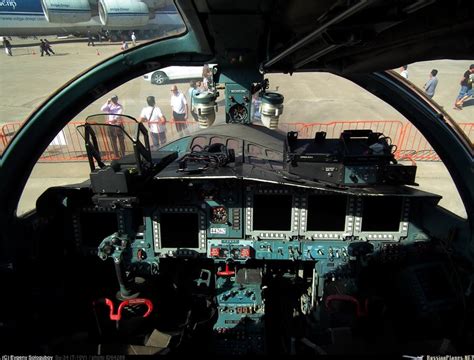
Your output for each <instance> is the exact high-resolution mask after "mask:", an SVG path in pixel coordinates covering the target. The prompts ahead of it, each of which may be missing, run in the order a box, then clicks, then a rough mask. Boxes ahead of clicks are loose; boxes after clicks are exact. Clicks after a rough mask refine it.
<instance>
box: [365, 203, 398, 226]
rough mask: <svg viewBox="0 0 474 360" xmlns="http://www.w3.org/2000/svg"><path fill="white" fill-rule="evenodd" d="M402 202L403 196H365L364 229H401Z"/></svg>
mask: <svg viewBox="0 0 474 360" xmlns="http://www.w3.org/2000/svg"><path fill="white" fill-rule="evenodd" d="M402 203H403V199H402V198H401V197H393V196H383V197H365V198H364V203H363V207H362V208H363V210H362V231H374V232H379V231H392V232H394V231H399V228H400V217H401V213H402Z"/></svg>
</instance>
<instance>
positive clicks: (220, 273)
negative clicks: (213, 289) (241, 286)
mask: <svg viewBox="0 0 474 360" xmlns="http://www.w3.org/2000/svg"><path fill="white" fill-rule="evenodd" d="M234 274H235V271H233V270H230V269H229V264H227V263H226V264H225V270H224V271H218V272H217V275H219V276H232V275H234Z"/></svg>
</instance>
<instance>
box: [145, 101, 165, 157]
mask: <svg viewBox="0 0 474 360" xmlns="http://www.w3.org/2000/svg"><path fill="white" fill-rule="evenodd" d="M146 102H147V104H148V106H145V107H144V108H143V109H142V112H141V114H140V122H148V127H149V128H150V135H151V143H152V150H157V149H158V148H159V147H160V146H163V145H164V144H165V143H166V125H165V124H166V118H165V116H164V115H163V113H162V112H161V109H160V108H159V107H158V106H156V101H155V97H154V96H148V97H147V98H146Z"/></svg>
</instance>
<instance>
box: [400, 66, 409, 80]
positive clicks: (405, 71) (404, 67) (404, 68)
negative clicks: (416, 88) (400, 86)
mask: <svg viewBox="0 0 474 360" xmlns="http://www.w3.org/2000/svg"><path fill="white" fill-rule="evenodd" d="M400 75H401V76H403V77H404V78H405V79H408V65H403V66H402V71H401V72H400Z"/></svg>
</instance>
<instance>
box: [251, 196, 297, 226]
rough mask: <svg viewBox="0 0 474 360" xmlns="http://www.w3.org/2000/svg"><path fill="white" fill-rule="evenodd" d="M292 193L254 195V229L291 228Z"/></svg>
mask: <svg viewBox="0 0 474 360" xmlns="http://www.w3.org/2000/svg"><path fill="white" fill-rule="evenodd" d="M292 203H293V198H292V196H291V195H265V194H264V195H255V196H254V197H253V229H254V230H270V231H289V230H291V207H292Z"/></svg>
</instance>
